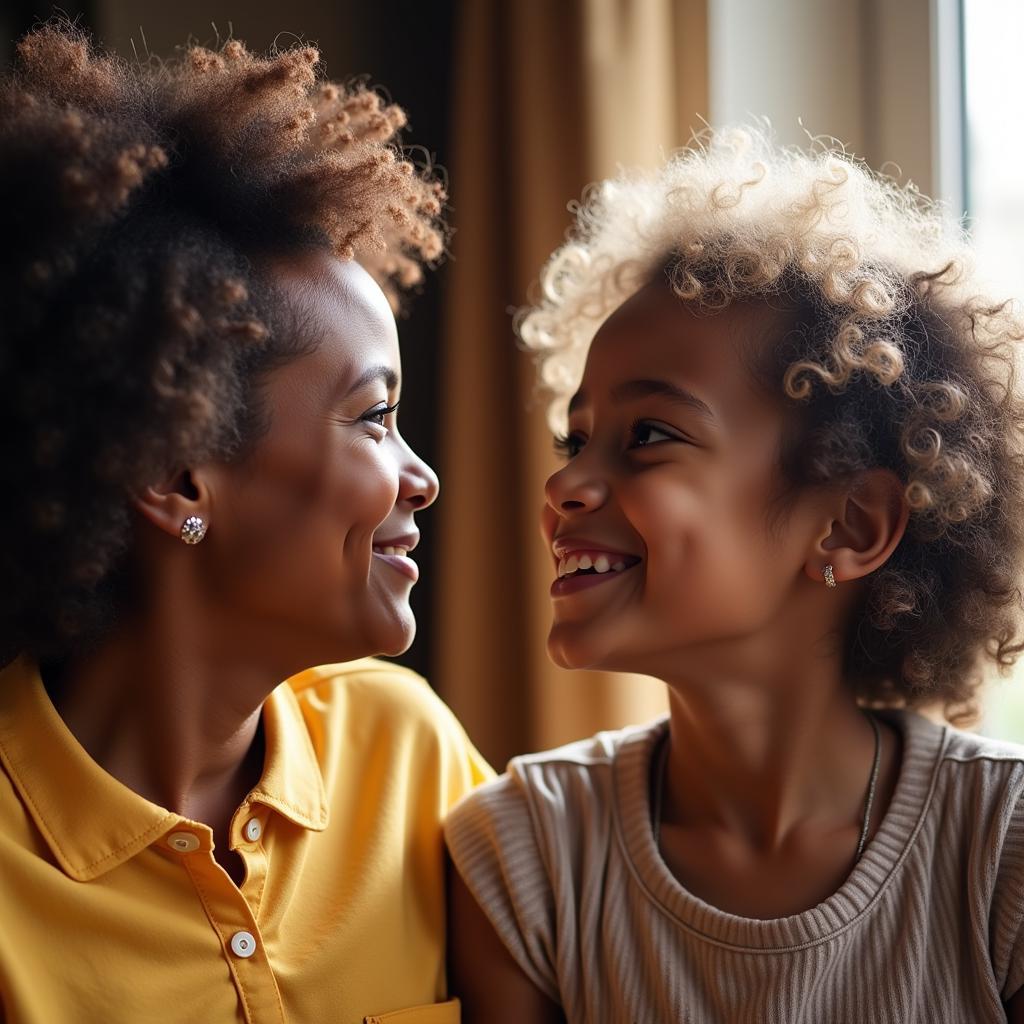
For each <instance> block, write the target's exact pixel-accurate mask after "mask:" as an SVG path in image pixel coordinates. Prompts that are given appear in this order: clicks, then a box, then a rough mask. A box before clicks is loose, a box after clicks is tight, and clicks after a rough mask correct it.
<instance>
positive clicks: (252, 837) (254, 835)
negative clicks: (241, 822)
mask: <svg viewBox="0 0 1024 1024" xmlns="http://www.w3.org/2000/svg"><path fill="white" fill-rule="evenodd" d="M261 835H263V826H262V825H261V824H260V819H259V818H250V819H249V820H248V821H247V822H246V823H245V838H246V839H248V840H249V842H250V843H255V842H256V841H257V840H258V839H259V837H260V836H261Z"/></svg>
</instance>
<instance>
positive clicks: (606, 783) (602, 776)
mask: <svg viewBox="0 0 1024 1024" xmlns="http://www.w3.org/2000/svg"><path fill="white" fill-rule="evenodd" d="M667 731H668V718H667V716H666V717H662V718H658V719H656V720H655V721H653V722H649V723H647V724H644V725H639V726H629V727H627V728H624V729H616V730H608V731H605V732H599V733H597V734H596V735H594V736H591V737H588V738H587V739H584V740H577V741H575V742H573V743H568V744H565V745H564V746H561V747H555V748H553V749H551V750H545V751H541V752H539V753H535V754H521V755H519V756H517V757H513V758H512V759H511V760H510V761H509V763H508V766H507V767H506V769H505V772H504V774H502V775H501V776H499V777H498V778H497V779H495V780H494V781H493V782H491V783H489V784H487V785H484V786H481V787H480V788H479V789H477V790H475V791H474V792H473V793H471V794H470V795H469V796H468V797H466V799H465V800H464V801H463V805H462V806H460V807H459V808H458V811H457V814H458V817H459V818H460V819H475V820H476V821H477V822H478V823H479V822H480V821H481V819H487V818H495V819H497V820H498V823H499V825H502V824H505V823H511V822H512V821H515V823H516V827H517V828H519V827H522V826H528V827H529V828H530V830H531V831H533V832H534V833H541V832H544V831H546V826H550V825H552V824H553V823H556V822H557V825H556V827H557V829H558V831H560V832H564V831H566V830H567V828H568V829H571V828H572V823H573V822H574V821H575V820H577V819H580V818H583V817H586V818H588V819H593V818H594V817H595V816H597V817H602V816H604V815H605V814H608V813H610V812H611V809H612V806H613V804H614V803H615V801H616V798H617V793H619V792H620V791H621V789H622V787H623V786H627V787H628V788H630V789H634V788H635V787H636V786H637V785H639V784H644V785H645V784H646V783H645V781H644V780H646V778H647V773H648V772H649V768H650V761H651V756H652V753H653V751H654V749H655V748H656V747H657V745H658V743H659V742H660V740H661V738H662V737H663V736H665V734H666V733H667ZM502 831H506V830H505V829H504V828H503V829H502Z"/></svg>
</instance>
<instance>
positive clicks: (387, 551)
mask: <svg viewBox="0 0 1024 1024" xmlns="http://www.w3.org/2000/svg"><path fill="white" fill-rule="evenodd" d="M373 550H374V551H375V552H376V553H377V554H378V555H402V556H405V555H407V554H408V553H409V549H408V548H392V547H386V548H378V547H375V548H374V549H373Z"/></svg>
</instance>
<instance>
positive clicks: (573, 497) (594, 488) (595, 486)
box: [544, 456, 608, 516]
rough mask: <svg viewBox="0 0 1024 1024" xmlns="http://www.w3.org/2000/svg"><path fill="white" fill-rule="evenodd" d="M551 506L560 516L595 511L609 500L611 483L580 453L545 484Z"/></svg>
mask: <svg viewBox="0 0 1024 1024" xmlns="http://www.w3.org/2000/svg"><path fill="white" fill-rule="evenodd" d="M544 494H545V497H546V499H547V503H548V506H549V507H550V508H551V509H552V510H553V511H554V512H557V513H558V515H560V516H568V515H573V514H575V513H580V512H593V511H594V510H595V509H597V508H600V507H601V506H602V505H603V504H604V503H605V501H606V500H607V499H608V485H607V483H606V482H605V480H604V479H603V478H602V477H601V476H600V474H598V473H596V472H595V471H594V468H593V467H592V466H589V465H588V464H587V463H586V462H585V461H584V460H583V459H582V458H581V457H580V456H577V457H576V458H575V459H573V460H572V462H569V463H567V464H566V465H565V466H563V467H562V468H561V469H559V470H557V471H556V472H554V473H552V474H551V476H549V477H548V481H547V483H546V484H545V485H544Z"/></svg>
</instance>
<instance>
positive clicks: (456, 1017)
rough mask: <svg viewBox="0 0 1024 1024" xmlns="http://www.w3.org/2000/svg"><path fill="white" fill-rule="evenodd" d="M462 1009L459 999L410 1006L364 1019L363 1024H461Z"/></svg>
mask: <svg viewBox="0 0 1024 1024" xmlns="http://www.w3.org/2000/svg"><path fill="white" fill-rule="evenodd" d="M461 1021H462V1009H461V1004H460V1003H459V1001H458V999H450V1000H449V1001H448V1002H447V1003H428V1004H426V1005H424V1006H410V1007H408V1009H405V1010H392V1011H391V1012H390V1013H375V1014H371V1015H370V1016H368V1017H364V1018H363V1024H461Z"/></svg>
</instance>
